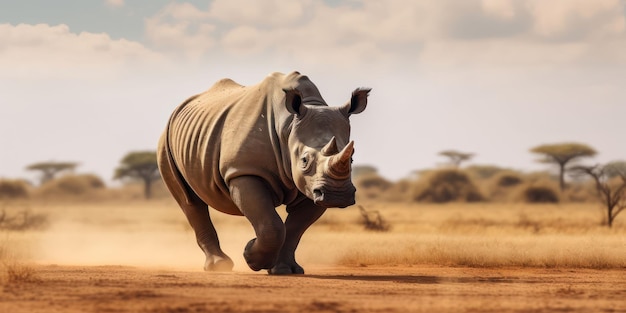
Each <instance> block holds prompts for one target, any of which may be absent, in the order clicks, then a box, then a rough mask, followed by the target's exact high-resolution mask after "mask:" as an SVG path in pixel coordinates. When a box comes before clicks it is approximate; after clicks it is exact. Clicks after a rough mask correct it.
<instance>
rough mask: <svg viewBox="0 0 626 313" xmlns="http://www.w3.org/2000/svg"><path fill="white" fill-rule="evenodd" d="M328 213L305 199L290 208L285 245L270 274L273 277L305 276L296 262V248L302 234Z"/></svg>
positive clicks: (288, 210)
mask: <svg viewBox="0 0 626 313" xmlns="http://www.w3.org/2000/svg"><path fill="white" fill-rule="evenodd" d="M325 211H326V209H325V208H322V207H319V206H317V205H315V204H314V203H313V201H311V200H309V199H304V200H303V201H301V202H299V203H298V204H296V205H293V206H288V207H287V212H288V213H289V215H287V220H286V221H285V229H286V236H285V243H284V244H283V248H282V249H281V251H280V254H279V256H278V261H277V262H276V265H275V266H274V267H272V268H271V269H270V270H269V271H268V272H269V273H270V274H272V275H287V274H304V269H303V268H302V266H300V265H299V264H298V263H297V262H296V257H295V253H296V248H297V247H298V244H299V243H300V238H302V234H304V232H305V231H306V230H307V229H308V228H309V226H311V225H312V224H313V223H314V222H315V221H317V220H318V219H319V218H320V216H322V214H324V212H325Z"/></svg>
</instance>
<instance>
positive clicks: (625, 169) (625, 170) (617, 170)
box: [604, 161, 626, 178]
mask: <svg viewBox="0 0 626 313" xmlns="http://www.w3.org/2000/svg"><path fill="white" fill-rule="evenodd" d="M604 171H605V172H606V174H607V175H608V176H609V178H614V177H619V176H626V161H612V162H609V163H607V164H606V165H604Z"/></svg>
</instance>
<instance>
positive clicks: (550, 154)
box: [530, 142, 597, 191]
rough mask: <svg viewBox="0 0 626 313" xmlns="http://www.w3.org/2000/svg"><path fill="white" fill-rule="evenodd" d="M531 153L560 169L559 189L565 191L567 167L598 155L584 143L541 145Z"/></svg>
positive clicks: (540, 160) (541, 160)
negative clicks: (582, 159) (538, 155)
mask: <svg viewBox="0 0 626 313" xmlns="http://www.w3.org/2000/svg"><path fill="white" fill-rule="evenodd" d="M530 152H532V153H536V154H540V155H541V156H542V157H543V158H542V159H539V162H542V163H553V164H556V165H558V167H559V187H560V188H561V191H563V190H565V171H566V166H567V165H568V164H569V163H571V162H574V161H577V160H579V159H581V158H588V157H592V156H594V155H596V153H597V152H596V150H594V149H593V148H592V147H590V146H588V145H586V144H582V143H575V142H571V143H557V144H546V145H540V146H537V147H534V148H532V149H530Z"/></svg>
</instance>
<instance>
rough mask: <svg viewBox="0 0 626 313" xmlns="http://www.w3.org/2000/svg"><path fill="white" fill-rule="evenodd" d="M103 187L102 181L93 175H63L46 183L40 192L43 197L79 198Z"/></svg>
mask: <svg viewBox="0 0 626 313" xmlns="http://www.w3.org/2000/svg"><path fill="white" fill-rule="evenodd" d="M104 187H105V185H104V182H103V181H102V179H100V177H98V176H96V175H93V174H80V175H65V176H62V177H59V178H57V179H53V180H51V181H48V182H46V183H45V184H44V185H42V186H41V188H40V192H41V193H42V194H43V195H45V196H50V195H58V196H79V195H84V194H87V193H89V192H91V191H93V190H96V189H103V188H104Z"/></svg>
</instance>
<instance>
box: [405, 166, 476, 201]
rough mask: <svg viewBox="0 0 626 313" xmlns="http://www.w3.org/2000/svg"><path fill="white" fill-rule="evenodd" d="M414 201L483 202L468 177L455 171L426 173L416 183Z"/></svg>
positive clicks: (461, 172) (446, 170) (444, 170)
mask: <svg viewBox="0 0 626 313" xmlns="http://www.w3.org/2000/svg"><path fill="white" fill-rule="evenodd" d="M413 200H414V201H423V202H435V203H444V202H450V201H466V202H476V201H483V200H484V196H483V195H482V193H481V192H480V191H479V190H478V188H477V187H476V185H475V184H474V182H473V180H472V179H471V178H470V176H469V175H468V174H467V173H465V172H463V171H460V170H457V169H442V170H436V171H431V172H428V173H426V174H425V175H424V176H422V177H421V178H420V180H418V181H417V183H416V184H415V188H414V194H413Z"/></svg>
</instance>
